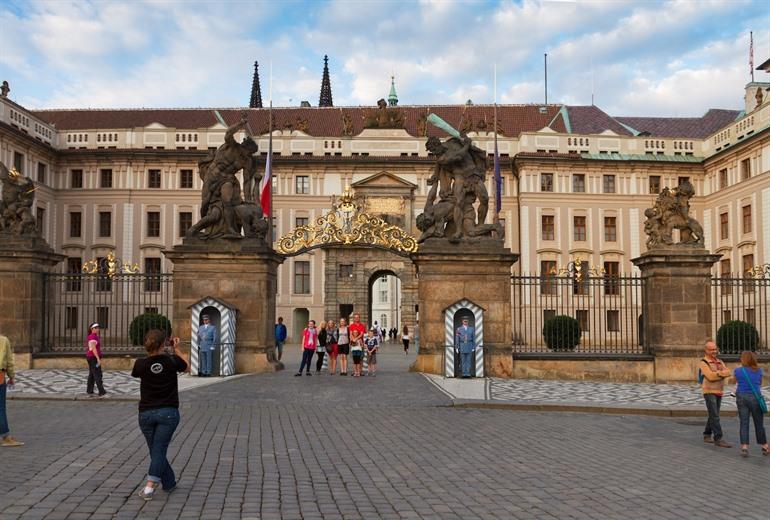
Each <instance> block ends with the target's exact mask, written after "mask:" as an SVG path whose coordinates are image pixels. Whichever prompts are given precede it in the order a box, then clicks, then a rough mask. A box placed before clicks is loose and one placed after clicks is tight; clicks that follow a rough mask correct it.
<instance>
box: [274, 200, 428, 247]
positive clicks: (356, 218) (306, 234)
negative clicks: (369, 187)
mask: <svg viewBox="0 0 770 520" xmlns="http://www.w3.org/2000/svg"><path fill="white" fill-rule="evenodd" d="M354 244H360V245H369V246H375V247H381V248H383V249H389V250H391V251H393V252H395V253H397V254H401V255H406V254H409V253H414V252H415V251H417V239H416V238H414V237H413V236H412V235H410V234H409V233H407V232H406V231H404V230H403V229H401V228H400V227H398V226H394V225H392V224H388V223H387V222H385V221H384V220H382V219H381V218H379V217H375V216H373V215H369V214H368V213H366V212H364V211H363V207H362V205H361V204H359V203H358V202H357V201H356V199H355V198H354V196H353V194H352V193H351V192H350V189H349V188H346V189H345V192H344V193H343V194H342V195H340V196H339V198H337V197H333V198H332V211H330V212H329V213H327V214H326V215H323V216H321V217H318V218H317V219H315V221H313V223H312V224H308V225H306V226H299V227H297V228H296V229H294V230H293V231H292V232H291V233H289V234H287V235H284V236H282V237H281V238H280V239H279V240H278V252H279V253H282V254H284V255H296V254H299V253H301V252H304V251H306V250H310V249H315V248H318V247H322V246H326V245H329V246H331V245H354Z"/></svg>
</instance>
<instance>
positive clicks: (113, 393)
mask: <svg viewBox="0 0 770 520" xmlns="http://www.w3.org/2000/svg"><path fill="white" fill-rule="evenodd" d="M234 377H242V376H234ZM87 380H88V370H87V369H84V370H77V369H66V370H41V369H40V370H20V371H19V372H18V373H17V377H16V384H15V385H14V386H13V389H12V390H11V391H10V392H8V398H9V399H25V398H31V399H40V398H46V399H52V398H59V399H91V397H90V396H89V395H88V394H86V381H87ZM224 380H225V378H221V377H195V376H191V375H189V374H183V375H180V376H179V390H180V391H184V390H190V389H193V388H198V387H201V386H208V385H212V384H216V383H221V382H223V381H224ZM104 389H105V390H106V391H107V397H108V398H109V399H128V400H132V401H135V400H137V399H139V380H138V379H136V378H133V377H131V372H130V371H125V370H107V371H105V372H104Z"/></svg>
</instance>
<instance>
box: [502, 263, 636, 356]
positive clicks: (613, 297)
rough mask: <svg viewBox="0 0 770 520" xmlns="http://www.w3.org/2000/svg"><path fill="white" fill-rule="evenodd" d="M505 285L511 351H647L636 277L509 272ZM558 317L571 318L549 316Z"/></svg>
mask: <svg viewBox="0 0 770 520" xmlns="http://www.w3.org/2000/svg"><path fill="white" fill-rule="evenodd" d="M511 284H512V287H513V351H514V352H516V353H552V352H560V353H575V354H615V355H628V354H646V353H647V352H648V349H647V347H646V343H645V339H644V324H643V320H642V302H643V290H644V279H643V278H641V277H639V276H612V275H608V274H601V275H600V276H586V275H585V274H581V272H580V271H579V270H578V271H577V272H573V273H567V275H566V276H562V275H551V274H545V275H539V276H536V275H531V276H513V277H511ZM558 316H568V317H569V318H571V319H564V318H559V319H554V318H557V317H558ZM546 325H547V326H546ZM575 325H577V330H575V329H574V327H575ZM573 345H574V346H573Z"/></svg>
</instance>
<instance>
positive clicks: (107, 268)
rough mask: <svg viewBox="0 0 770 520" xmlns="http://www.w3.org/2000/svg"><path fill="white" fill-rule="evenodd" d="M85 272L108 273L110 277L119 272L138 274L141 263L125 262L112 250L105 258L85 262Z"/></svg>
mask: <svg viewBox="0 0 770 520" xmlns="http://www.w3.org/2000/svg"><path fill="white" fill-rule="evenodd" d="M83 272H84V273H86V274H106V275H107V276H109V277H110V278H112V277H113V276H115V275H117V274H136V273H138V272H139V264H136V263H135V264H133V265H132V264H131V263H130V262H124V261H123V260H121V259H120V258H117V257H116V256H115V253H113V252H112V251H110V252H109V253H107V256H106V257H105V258H97V259H96V260H89V261H88V262H86V263H84V264H83Z"/></svg>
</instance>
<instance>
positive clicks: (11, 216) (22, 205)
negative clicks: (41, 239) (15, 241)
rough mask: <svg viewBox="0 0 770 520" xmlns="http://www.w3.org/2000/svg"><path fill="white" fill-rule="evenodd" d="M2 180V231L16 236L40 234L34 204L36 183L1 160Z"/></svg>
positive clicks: (0, 174)
mask: <svg viewBox="0 0 770 520" xmlns="http://www.w3.org/2000/svg"><path fill="white" fill-rule="evenodd" d="M0 182H2V185H3V194H2V199H1V200H0V233H4V234H10V235H15V236H38V235H39V234H40V232H39V230H38V228H37V225H36V222H35V216H34V215H33V214H32V204H33V203H34V201H35V183H34V182H33V181H32V180H31V179H29V178H28V177H25V176H24V175H22V174H21V173H19V172H17V171H16V170H15V169H13V170H9V169H8V168H7V167H6V166H5V165H4V164H3V163H2V162H0Z"/></svg>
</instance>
